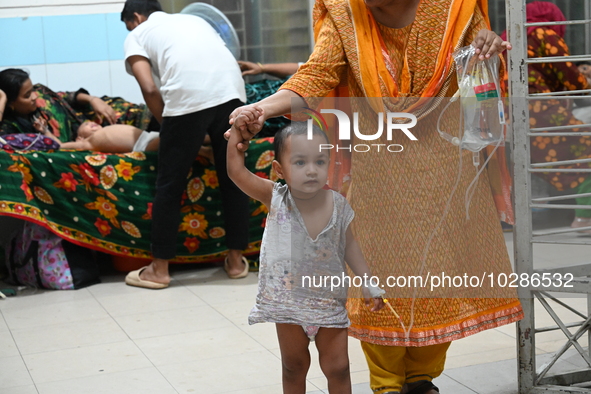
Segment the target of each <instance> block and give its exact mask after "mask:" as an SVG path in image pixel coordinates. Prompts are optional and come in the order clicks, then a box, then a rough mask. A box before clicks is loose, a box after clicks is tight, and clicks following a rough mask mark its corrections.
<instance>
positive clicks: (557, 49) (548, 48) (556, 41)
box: [536, 29, 587, 90]
mask: <svg viewBox="0 0 591 394" xmlns="http://www.w3.org/2000/svg"><path fill="white" fill-rule="evenodd" d="M539 30H541V29H536V34H538V31H539ZM542 43H543V44H544V45H542V49H544V50H545V53H544V56H569V55H570V53H569V50H568V46H567V45H566V42H565V41H564V39H563V38H562V37H560V36H559V35H558V34H556V32H554V30H551V29H545V30H544V38H543V39H542ZM548 65H549V67H550V70H552V72H553V73H554V76H555V77H556V79H557V80H558V81H560V83H561V85H562V86H564V87H565V89H566V90H582V89H586V88H587V79H586V78H585V76H584V75H583V74H581V73H580V72H579V69H578V67H577V66H575V65H574V63H572V62H561V63H548Z"/></svg>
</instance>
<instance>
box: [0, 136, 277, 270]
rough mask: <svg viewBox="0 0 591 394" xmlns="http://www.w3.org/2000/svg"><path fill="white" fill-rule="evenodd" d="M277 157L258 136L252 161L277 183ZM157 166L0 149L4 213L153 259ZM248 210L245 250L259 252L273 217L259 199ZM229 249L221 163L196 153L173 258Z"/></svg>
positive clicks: (139, 157)
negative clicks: (216, 164) (269, 217)
mask: <svg viewBox="0 0 591 394" xmlns="http://www.w3.org/2000/svg"><path fill="white" fill-rule="evenodd" d="M272 161H273V145H272V139H271V138H264V139H257V140H253V143H251V145H250V148H249V150H248V152H247V156H246V166H247V167H248V168H249V169H250V170H251V171H252V172H254V173H256V174H257V175H259V176H261V177H265V178H270V179H272V180H276V175H274V173H272V171H271V163H272ZM156 170H157V154H156V153H154V152H146V153H141V152H133V153H125V154H103V153H97V152H89V151H57V152H51V151H50V152H27V153H10V152H5V151H0V215H9V216H14V217H18V218H22V219H26V220H29V221H32V222H35V223H38V224H40V225H42V226H45V227H47V228H49V229H50V230H51V231H53V232H54V233H56V234H58V235H59V236H61V237H62V238H65V239H67V240H70V241H72V242H75V243H78V244H80V245H84V246H87V247H90V248H93V249H97V250H101V251H104V252H107V253H110V254H117V255H123V256H130V257H138V258H149V257H150V229H151V210H152V199H153V196H154V189H155V187H154V186H155V182H156ZM250 211H251V219H250V234H249V236H250V244H249V249H248V251H247V253H248V252H256V251H257V250H258V248H259V246H260V241H261V238H262V233H263V225H264V220H265V218H266V214H267V210H266V207H265V206H264V205H262V204H261V203H259V202H258V201H254V200H251V202H250ZM226 250H227V249H226V246H225V229H224V221H223V212H222V208H221V199H220V191H219V184H218V181H217V176H216V172H215V167H214V166H213V165H212V164H211V163H210V162H209V161H208V160H207V159H205V158H203V157H198V158H197V159H196V160H195V163H194V165H193V167H192V170H191V172H190V173H189V174H187V188H186V191H185V194H184V196H183V201H182V208H181V224H180V226H179V232H178V242H177V258H176V259H175V260H176V261H179V262H199V261H212V260H217V259H220V258H221V256H222V254H223V253H224V252H225V251H226Z"/></svg>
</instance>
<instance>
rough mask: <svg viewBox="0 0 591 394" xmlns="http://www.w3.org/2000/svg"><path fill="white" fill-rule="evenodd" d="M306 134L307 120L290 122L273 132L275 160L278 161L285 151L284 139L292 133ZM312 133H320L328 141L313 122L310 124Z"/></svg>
mask: <svg viewBox="0 0 591 394" xmlns="http://www.w3.org/2000/svg"><path fill="white" fill-rule="evenodd" d="M307 134H308V123H307V122H291V123H290V124H289V125H287V126H285V127H284V128H282V129H281V130H279V131H278V132H277V133H276V134H275V139H274V140H273V148H274V150H275V160H277V161H280V159H281V155H282V154H283V152H284V151H285V141H286V140H287V139H288V138H289V137H291V136H292V135H307ZM312 134H313V135H320V136H322V137H324V139H325V140H326V142H327V143H328V142H329V140H328V136H327V135H326V133H325V132H324V131H322V129H321V128H320V127H318V126H316V125H315V124H314V125H312Z"/></svg>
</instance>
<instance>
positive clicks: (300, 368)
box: [275, 324, 310, 394]
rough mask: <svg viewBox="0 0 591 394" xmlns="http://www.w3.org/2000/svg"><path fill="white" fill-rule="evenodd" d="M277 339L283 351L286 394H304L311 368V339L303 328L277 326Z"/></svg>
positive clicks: (283, 376) (283, 374) (291, 325)
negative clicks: (309, 348)
mask: <svg viewBox="0 0 591 394" xmlns="http://www.w3.org/2000/svg"><path fill="white" fill-rule="evenodd" d="M275 326H276V327H277V338H278V339H279V348H280V350H281V364H282V379H283V393H284V394H304V393H305V392H306V375H307V374H308V369H309V368H310V351H309V350H308V346H309V345H310V339H308V336H307V335H306V334H305V333H304V330H303V329H302V327H301V326H298V325H295V324H276V325H275Z"/></svg>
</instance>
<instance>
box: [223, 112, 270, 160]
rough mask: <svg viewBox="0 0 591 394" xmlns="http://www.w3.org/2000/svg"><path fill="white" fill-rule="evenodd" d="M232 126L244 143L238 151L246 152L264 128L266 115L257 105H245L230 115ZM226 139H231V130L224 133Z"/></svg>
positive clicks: (239, 145)
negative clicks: (250, 142) (251, 141)
mask: <svg viewBox="0 0 591 394" xmlns="http://www.w3.org/2000/svg"><path fill="white" fill-rule="evenodd" d="M230 124H231V125H232V126H233V127H234V129H236V130H237V131H238V132H239V133H240V137H241V138H242V142H241V143H239V144H238V149H239V150H241V151H242V152H245V151H246V150H247V149H248V143H249V141H250V140H251V139H252V138H253V137H254V136H255V135H256V134H257V133H258V132H259V131H261V129H262V128H263V125H264V124H265V113H264V111H263V109H262V108H261V107H259V106H258V105H256V104H250V105H244V106H242V107H238V108H236V109H235V110H234V111H233V112H232V113H231V114H230ZM224 137H225V138H226V139H229V138H230V130H228V131H226V132H225V133H224Z"/></svg>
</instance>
